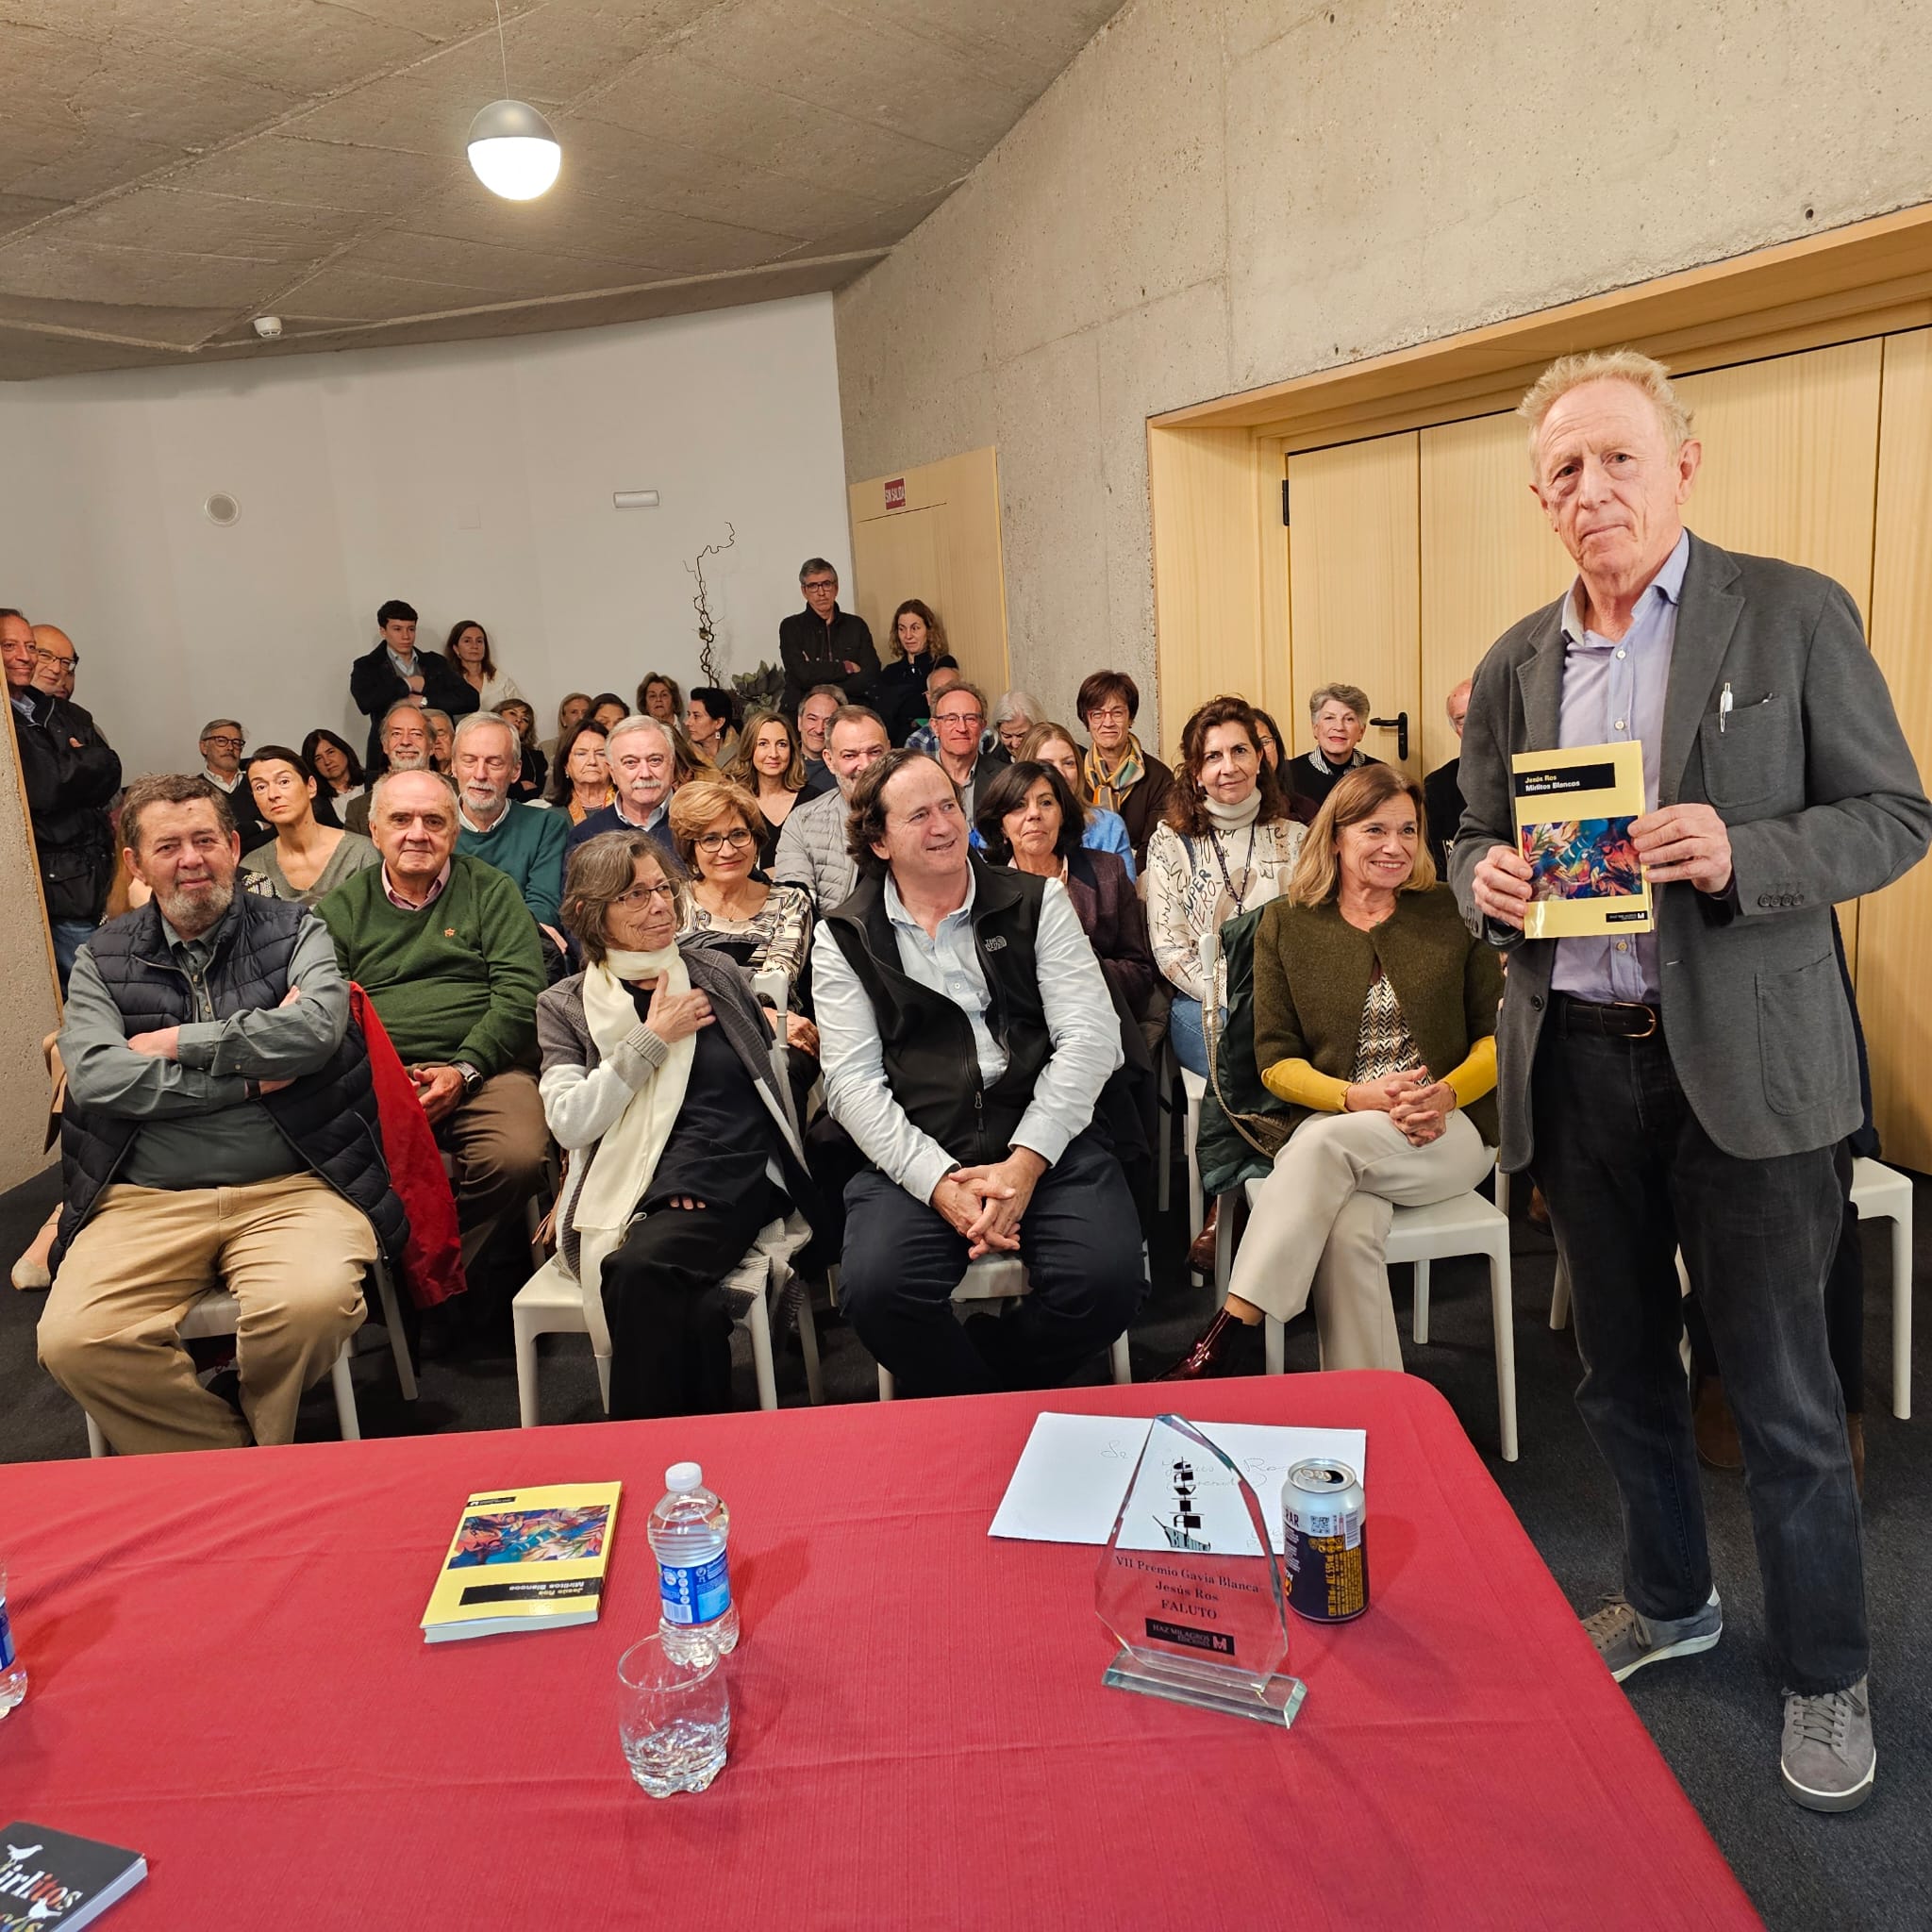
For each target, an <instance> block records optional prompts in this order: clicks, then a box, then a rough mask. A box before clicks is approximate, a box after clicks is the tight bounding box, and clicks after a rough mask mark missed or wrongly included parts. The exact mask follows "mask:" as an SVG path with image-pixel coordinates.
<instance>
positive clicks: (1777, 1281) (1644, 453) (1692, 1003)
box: [1450, 351, 1932, 1811]
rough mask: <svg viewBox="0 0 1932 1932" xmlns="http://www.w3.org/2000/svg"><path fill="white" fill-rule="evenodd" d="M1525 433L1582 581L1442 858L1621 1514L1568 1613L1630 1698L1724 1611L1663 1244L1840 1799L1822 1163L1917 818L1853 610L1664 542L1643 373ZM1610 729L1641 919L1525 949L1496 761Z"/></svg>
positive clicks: (1523, 670)
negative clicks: (1705, 1333)
mask: <svg viewBox="0 0 1932 1932" xmlns="http://www.w3.org/2000/svg"><path fill="white" fill-rule="evenodd" d="M1521 413H1522V414H1523V415H1524V417H1525V418H1526V419H1527V421H1528V423H1529V425H1530V437H1529V441H1530V462H1531V472H1532V478H1533V480H1532V482H1531V486H1530V487H1531V489H1532V490H1533V491H1535V494H1536V497H1537V500H1538V502H1539V503H1541V506H1542V508H1543V511H1544V513H1545V515H1547V516H1548V518H1549V520H1550V525H1551V527H1552V528H1553V529H1554V530H1555V531H1556V533H1557V537H1558V538H1559V539H1560V540H1561V541H1562V543H1563V547H1564V548H1565V549H1566V550H1567V551H1568V552H1569V553H1570V555H1571V557H1572V558H1574V560H1575V563H1576V569H1577V575H1576V581H1575V583H1574V587H1573V588H1572V589H1571V591H1570V592H1569V594H1568V595H1567V596H1565V597H1564V598H1563V599H1562V600H1561V601H1560V602H1558V603H1556V604H1553V605H1551V606H1549V607H1548V608H1545V609H1543V610H1540V611H1538V612H1536V613H1535V615H1533V616H1530V617H1526V618H1524V620H1523V622H1522V623H1521V624H1518V625H1515V626H1514V627H1513V628H1512V629H1510V630H1508V631H1507V632H1506V633H1505V634H1504V635H1503V637H1502V638H1501V639H1499V640H1498V641H1497V642H1496V643H1495V644H1494V645H1493V646H1492V647H1491V651H1490V653H1489V655H1488V656H1487V657H1486V658H1484V659H1483V662H1482V664H1481V666H1480V667H1479V669H1478V670H1477V672H1476V676H1475V688H1474V692H1473V694H1472V696H1471V699H1470V707H1469V716H1468V720H1467V723H1466V724H1465V725H1464V728H1463V738H1462V764H1461V770H1460V774H1459V776H1460V779H1461V784H1462V794H1463V799H1464V806H1465V808H1464V811H1463V817H1462V824H1461V827H1460V830H1459V833H1458V835H1457V841H1456V845H1455V848H1454V850H1453V852H1452V854H1451V858H1450V865H1451V871H1452V875H1453V878H1454V883H1455V886H1456V891H1457V897H1458V898H1459V899H1460V901H1461V904H1462V908H1463V912H1464V914H1465V916H1466V917H1467V918H1469V920H1470V921H1471V924H1472V925H1473V926H1474V928H1475V929H1476V930H1477V931H1478V932H1479V933H1481V934H1483V935H1484V936H1486V937H1487V938H1489V939H1490V940H1491V942H1492V943H1494V944H1497V945H1500V946H1504V947H1507V948H1508V949H1509V950H1510V960H1509V977H1508V989H1507V993H1506V995H1505V999H1504V1005H1503V1019H1502V1024H1501V1026H1500V1028H1499V1029H1498V1035H1497V1048H1498V1054H1499V1060H1500V1082H1499V1097H1500V1100H1501V1103H1502V1116H1503V1147H1502V1156H1501V1164H1502V1166H1503V1167H1504V1168H1505V1169H1506V1170H1511V1171H1514V1170H1519V1169H1522V1168H1524V1167H1525V1166H1527V1165H1528V1164H1529V1163H1530V1161H1531V1159H1532V1158H1534V1161H1535V1165H1536V1174H1537V1178H1538V1180H1539V1181H1540V1182H1541V1185H1542V1190H1543V1193H1544V1196H1545V1197H1546V1199H1547V1200H1548V1202H1549V1207H1550V1217H1551V1220H1552V1221H1553V1223H1554V1224H1555V1226H1556V1231H1557V1240H1558V1241H1559V1242H1560V1243H1561V1245H1562V1249H1563V1254H1564V1257H1565V1258H1566V1260H1567V1261H1568V1263H1569V1268H1570V1279H1571V1285H1572V1290H1573V1292H1574V1307H1575V1311H1576V1341H1577V1347H1578V1349H1579V1351H1580V1353H1581V1355H1582V1357H1583V1364H1584V1376H1583V1382H1582V1385H1581V1387H1580V1388H1579V1389H1578V1391H1577V1406H1578V1407H1579V1408H1580V1409H1581V1410H1582V1412H1583V1417H1584V1421H1585V1423H1586V1424H1588V1426H1589V1428H1590V1431H1591V1437H1592V1438H1593V1439H1594V1441H1595V1442H1596V1445H1597V1447H1598V1449H1599V1450H1600V1451H1601V1452H1602V1454H1603V1457H1604V1458H1605V1460H1606V1461H1607V1463H1608V1464H1609V1466H1610V1470H1611V1473H1612V1474H1613V1475H1614V1476H1615V1478H1616V1482H1617V1489H1618V1492H1619V1495H1620V1498H1621V1500H1622V1504H1623V1516H1624V1594H1623V1596H1622V1597H1620V1598H1618V1599H1616V1600H1614V1601H1613V1602H1611V1603H1610V1604H1609V1606H1608V1607H1607V1608H1605V1609H1603V1610H1600V1611H1598V1612H1597V1613H1596V1614H1595V1615H1593V1616H1591V1617H1590V1618H1588V1619H1587V1620H1586V1623H1585V1627H1586V1628H1587V1629H1588V1631H1589V1632H1590V1635H1591V1640H1592V1641H1594V1643H1595V1644H1596V1646H1597V1649H1598V1651H1599V1653H1600V1654H1601V1655H1602V1657H1603V1658H1604V1661H1605V1662H1606V1664H1607V1666H1608V1667H1609V1669H1610V1670H1611V1672H1612V1673H1613V1674H1615V1675H1616V1677H1617V1678H1618V1679H1619V1681H1622V1680H1623V1679H1624V1678H1625V1677H1627V1676H1628V1675H1629V1674H1630V1673H1631V1672H1632V1671H1635V1670H1639V1669H1641V1667H1642V1666H1643V1665H1645V1664H1649V1663H1657V1662H1659V1661H1661V1660H1663V1659H1664V1658H1667V1657H1683V1656H1688V1655H1690V1654H1691V1653H1692V1652H1696V1651H1703V1650H1708V1649H1709V1648H1710V1647H1711V1646H1712V1645H1713V1644H1714V1643H1716V1641H1718V1637H1719V1635H1720V1633H1721V1631H1722V1629H1723V1627H1724V1617H1723V1611H1722V1609H1721V1607H1720V1605H1719V1600H1718V1593H1717V1591H1716V1589H1715V1587H1714V1586H1713V1583H1712V1580H1711V1573H1710V1557H1709V1551H1708V1549H1707V1545H1706V1541H1705V1525H1704V1507H1703V1498H1702V1493H1701V1491H1700V1490H1699V1487H1698V1474H1697V1454H1696V1450H1695V1448H1694V1447H1693V1445H1692V1441H1691V1403H1690V1395H1689V1391H1688V1389H1687V1387H1686V1383H1685V1378H1684V1372H1683V1367H1682V1364H1681V1362H1680V1360H1679V1358H1678V1354H1677V1347H1678V1339H1679V1336H1680V1333H1681V1330H1682V1318H1681V1314H1680V1311H1679V1302H1678V1288H1677V1277H1676V1270H1675V1266H1674V1254H1675V1251H1676V1250H1677V1249H1678V1248H1679V1247H1681V1249H1682V1251H1683V1255H1684V1259H1685V1262H1686V1264H1687V1266H1688V1267H1689V1269H1690V1274H1691V1284H1692V1286H1693V1287H1694V1288H1695V1289H1696V1291H1697V1295H1698V1299H1699V1301H1700V1303H1701V1305H1702V1306H1703V1307H1704V1308H1705V1309H1706V1310H1707V1313H1708V1316H1709V1319H1710V1327H1711V1333H1712V1337H1713V1339H1714V1341H1715V1343H1716V1348H1717V1353H1718V1357H1719V1359H1720V1362H1721V1364H1722V1367H1723V1374H1724V1386H1725V1389H1726V1391H1728V1392H1729V1393H1730V1395H1731V1401H1732V1407H1733V1408H1734V1409H1735V1411H1736V1414H1737V1419H1738V1429H1739V1434H1740V1438H1741V1440H1742V1442H1743V1447H1744V1469H1745V1475H1746V1483H1747V1490H1748V1493H1749V1496H1750V1503H1751V1514H1752V1523H1753V1526H1754V1529H1755V1531H1756V1537H1757V1558H1758V1567H1759V1569H1760V1570H1761V1571H1762V1573H1763V1578H1764V1596H1765V1613H1766V1621H1767V1624H1768V1626H1769V1634H1770V1638H1771V1642H1772V1646H1773V1649H1774V1652H1775V1653H1776V1657H1777V1662H1778V1666H1779V1669H1780V1671H1781V1673H1782V1675H1783V1683H1784V1687H1785V1723H1784V1734H1783V1740H1782V1745H1781V1750H1780V1762H1781V1771H1782V1775H1783V1780H1784V1785H1785V1789H1786V1790H1787V1791H1789V1792H1790V1795H1791V1796H1792V1797H1793V1798H1794V1799H1796V1800H1797V1802H1798V1803H1799V1804H1801V1805H1806V1806H1809V1807H1812V1808H1813V1809H1815V1810H1821V1811H1845V1810H1850V1809H1851V1808H1852V1807H1854V1806H1856V1805H1858V1804H1861V1803H1863V1801H1864V1800H1865V1798H1866V1797H1867V1796H1868V1795H1869V1794H1870V1792H1871V1790H1872V1781H1873V1776H1874V1771H1875V1768H1876V1762H1877V1759H1876V1753H1875V1751H1874V1746H1873V1740H1872V1719H1871V1707H1870V1703H1869V1699H1868V1696H1867V1690H1866V1662H1867V1651H1868V1644H1867V1637H1866V1624H1865V1586H1864V1566H1863V1554H1862V1549H1861V1545H1860V1527H1859V1517H1858V1501H1857V1492H1856V1491H1855V1489H1854V1487H1853V1482H1852V1468H1851V1458H1850V1455H1849V1452H1848V1450H1847V1446H1846V1442H1845V1424H1844V1407H1843V1402H1842V1400H1841V1398H1840V1391H1839V1385H1838V1380H1837V1377H1836V1375H1835V1374H1833V1372H1832V1366H1831V1357H1830V1352H1829V1349H1828V1348H1827V1346H1826V1342H1825V1328H1824V1277H1825V1272H1826V1270H1827V1268H1828V1267H1829V1265H1830V1262H1831V1257H1832V1251H1833V1249H1834V1247H1835V1246H1836V1244H1837V1241H1838V1238H1839V1228H1840V1216H1841V1213H1842V1208H1843V1197H1842V1195H1841V1194H1840V1190H1839V1185H1838V1182H1837V1179H1836V1177H1835V1175H1834V1173H1833V1166H1832V1156H1833V1149H1834V1148H1835V1147H1836V1145H1837V1143H1838V1142H1839V1141H1841V1140H1842V1139H1843V1138H1844V1137H1845V1135H1847V1134H1848V1133H1850V1132H1851V1131H1852V1129H1853V1128H1854V1127H1856V1126H1857V1124H1858V1123H1859V1120H1860V1118H1861V1114H1860V1108H1859V1098H1858V1064H1857V1048H1856V1046H1855V1043H1854V1038H1853V1031H1852V1020H1851V1014H1850V1011H1849V1009H1848V1008H1847V1005H1846V1002H1845V996H1844V991H1843V989H1842V986H1841V984H1840V979H1839V973H1838V967H1837V964H1836V962H1835V958H1834V954H1833V949H1832V935H1831V908H1832V905H1833V902H1834V901H1836V900H1840V899H1850V898H1855V897H1857V895H1858V894H1859V893H1861V892H1872V891H1877V890H1878V889H1879V888H1880V887H1881V886H1884V885H1887V884H1889V883H1890V881H1891V880H1893V879H1895V878H1897V877H1898V876H1899V875H1900V874H1902V873H1904V872H1906V871H1907V870H1908V869H1909V868H1910V867H1911V866H1912V865H1914V864H1915V863H1916V862H1917V861H1918V859H1919V858H1921V857H1922V856H1923V855H1924V851H1925V848H1926V842H1927V840H1928V837H1932V807H1928V805H1927V802H1926V799H1925V794H1924V788H1923V787H1922V785H1921V783H1920V779H1919V774H1918V771H1917V769H1916V767H1915V766H1914V765H1913V762H1912V755H1911V753H1910V751H1909V750H1908V749H1907V745H1906V741H1905V737H1904V734H1903V733H1902V732H1901V731H1900V729H1899V725H1898V720H1897V718H1896V717H1895V716H1894V715H1893V712H1892V708H1891V700H1890V696H1889V694H1888V693H1887V691H1886V688H1885V680H1884V678H1883V677H1882V676H1881V675H1880V674H1879V671H1878V668H1877V666H1876V665H1875V664H1874V662H1873V660H1872V656H1871V653H1870V652H1869V651H1868V650H1867V649H1866V646H1865V641H1864V636H1863V633H1862V631H1861V629H1860V626H1859V623H1858V613H1857V608H1856V607H1855V606H1854V605H1853V602H1852V600H1851V598H1850V597H1849V596H1848V595H1847V594H1846V593H1845V591H1843V590H1842V589H1841V588H1840V586H1839V585H1837V584H1835V583H1833V582H1832V581H1831V580H1830V579H1829V578H1828V577H1823V576H1820V575H1817V574H1816V573H1815V572H1812V571H1808V570H1802V569H1799V568H1798V567H1797V566H1795V565H1793V564H1788V563H1781V562H1778V561H1775V560H1774V559H1773V558H1762V557H1742V556H1732V555H1730V554H1728V553H1727V552H1725V551H1723V550H1720V549H1718V548H1717V547H1716V546H1715V545H1714V544H1709V543H1706V542H1704V541H1701V540H1700V539H1698V538H1696V537H1693V536H1691V534H1690V533H1689V532H1687V531H1686V529H1685V528H1684V524H1683V508H1684V504H1685V501H1686V500H1687V499H1688V497H1689V496H1690V494H1691V485H1692V483H1693V482H1694V480H1695V479H1696V475H1697V467H1698V463H1699V461H1700V459H1701V458H1702V454H1703V452H1702V448H1701V446H1700V445H1699V443H1698V442H1697V441H1695V440H1694V439H1693V438H1692V437H1691V425H1690V419H1689V417H1688V416H1687V415H1686V413H1685V411H1684V409H1683V407H1682V405H1681V404H1680V403H1679V402H1678V400H1677V398H1676V395H1675V393H1674V391H1673V390H1672V388H1671V384H1670V380H1669V376H1668V375H1667V373H1666V371H1665V370H1664V369H1663V368H1662V367H1661V365H1659V364H1658V363H1656V362H1653V361H1651V360H1650V359H1649V358H1647V357H1643V356H1639V355H1635V354H1633V353H1631V352H1629V351H1621V352H1619V353H1617V354H1616V355H1613V356H1569V357H1565V358H1563V359H1562V360H1560V361H1558V362H1557V363H1555V364H1554V365H1553V366H1552V367H1551V368H1550V369H1549V370H1547V371H1546V372H1545V373H1544V375H1542V377H1541V380H1539V381H1538V383H1537V384H1536V386H1535V387H1534V388H1533V389H1532V390H1531V391H1529V393H1528V394H1527V395H1526V396H1525V397H1524V400H1523V404H1522V410H1521ZM1612 741H1636V742H1639V743H1641V745H1642V747H1643V778H1644V792H1645V800H1644V802H1645V806H1646V810H1645V812H1644V815H1643V816H1642V817H1641V818H1639V819H1638V820H1637V821H1636V822H1635V824H1634V825H1633V826H1632V835H1633V838H1634V840H1635V842H1636V845H1637V849H1638V852H1639V853H1640V855H1641V858H1642V859H1643V862H1644V867H1645V870H1646V872H1647V873H1648V874H1649V877H1650V880H1651V884H1652V889H1653V891H1654V894H1655V899H1656V908H1657V930H1656V931H1655V933H1652V934H1645V935H1642V936H1636V935H1632V936H1628V937H1625V938H1619V939H1567V940H1542V941H1524V938H1523V916H1524V907H1525V906H1526V905H1527V904H1528V902H1529V866H1528V864H1527V863H1526V862H1525V861H1524V858H1523V857H1522V855H1521V853H1520V852H1519V851H1518V849H1517V845H1516V841H1515V838H1514V835H1513V821H1512V818H1511V813H1510V765H1509V760H1510V758H1511V755H1512V754H1514V753H1517V752H1523V751H1535V750H1548V749H1553V748H1557V747H1562V746H1571V745H1591V744H1604V743H1608V742H1612Z"/></svg>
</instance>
